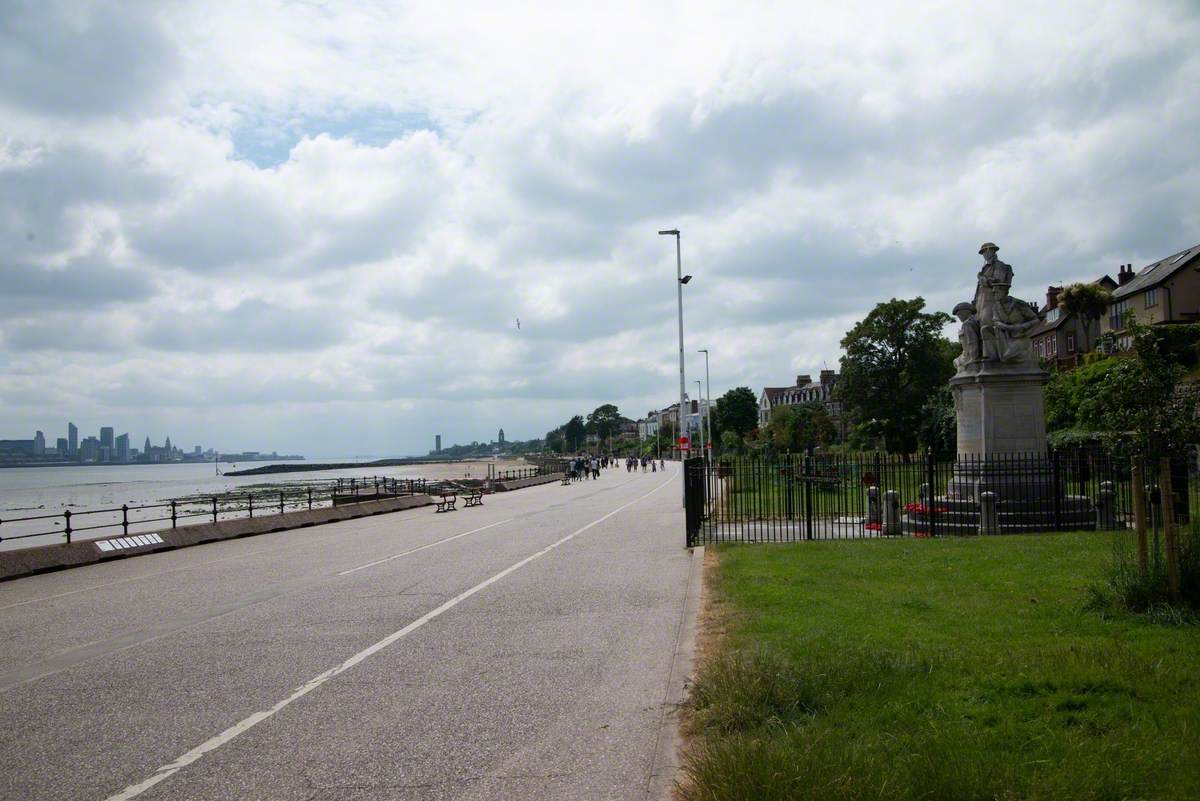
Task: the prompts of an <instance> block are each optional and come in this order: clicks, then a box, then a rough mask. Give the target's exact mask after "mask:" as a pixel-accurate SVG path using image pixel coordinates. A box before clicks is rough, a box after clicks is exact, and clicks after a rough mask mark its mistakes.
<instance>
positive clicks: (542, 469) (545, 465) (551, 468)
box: [492, 461, 566, 481]
mask: <svg viewBox="0 0 1200 801" xmlns="http://www.w3.org/2000/svg"><path fill="white" fill-rule="evenodd" d="M564 465H565V462H563V464H558V463H556V462H555V461H545V462H542V463H540V464H537V465H535V466H533V467H517V468H512V469H510V470H497V471H496V472H495V473H494V474H493V476H492V478H493V480H495V481H516V480H518V479H522V478H535V477H537V476H548V475H553V474H557V473H562V472H563V470H565V469H566V468H565V467H564Z"/></svg>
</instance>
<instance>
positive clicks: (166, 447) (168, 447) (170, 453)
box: [163, 437, 175, 460]
mask: <svg viewBox="0 0 1200 801" xmlns="http://www.w3.org/2000/svg"><path fill="white" fill-rule="evenodd" d="M163 453H164V455H165V456H166V457H167V459H168V460H170V458H171V457H172V456H174V455H175V451H173V450H171V438H170V437H167V441H166V444H164V445H163Z"/></svg>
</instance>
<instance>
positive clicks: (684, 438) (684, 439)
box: [679, 437, 688, 448]
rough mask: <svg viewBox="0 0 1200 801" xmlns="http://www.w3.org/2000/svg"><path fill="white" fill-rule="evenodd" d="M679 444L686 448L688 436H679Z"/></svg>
mask: <svg viewBox="0 0 1200 801" xmlns="http://www.w3.org/2000/svg"><path fill="white" fill-rule="evenodd" d="M679 444H680V445H682V446H683V447H685V448H686V447H687V445H688V438H687V437H680V438H679Z"/></svg>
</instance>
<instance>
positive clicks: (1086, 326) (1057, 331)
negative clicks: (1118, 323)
mask: <svg viewBox="0 0 1200 801" xmlns="http://www.w3.org/2000/svg"><path fill="white" fill-rule="evenodd" d="M1092 284H1094V285H1096V286H1099V287H1102V288H1104V289H1107V290H1108V291H1109V292H1112V291H1114V290H1116V288H1117V282H1116V281H1114V280H1112V278H1110V277H1108V276H1107V275H1105V276H1103V277H1101V278H1099V279H1097V280H1095V281H1093V282H1092ZM1062 290H1063V288H1062V287H1061V286H1050V287H1046V305H1045V306H1043V307H1041V308H1040V309H1038V316H1039V317H1040V318H1041V321H1040V322H1039V323H1038V324H1037V325H1035V326H1034V327H1033V328H1032V329H1030V331H1029V340H1030V344H1031V345H1032V346H1033V353H1034V355H1035V356H1037V357H1038V358H1039V359H1041V360H1042V361H1044V362H1049V363H1051V364H1053V365H1054V366H1056V367H1058V368H1059V369H1063V370H1069V369H1071V368H1072V367H1075V366H1077V365H1078V364H1080V363H1081V362H1082V361H1083V354H1085V353H1090V352H1091V351H1092V350H1095V347H1096V341H1097V340H1098V339H1099V338H1100V321H1099V320H1084V319H1081V318H1079V317H1077V316H1076V315H1073V314H1068V313H1067V312H1065V311H1063V310H1062V309H1060V308H1058V298H1059V295H1060V294H1061V293H1062Z"/></svg>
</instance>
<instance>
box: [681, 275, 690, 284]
mask: <svg viewBox="0 0 1200 801" xmlns="http://www.w3.org/2000/svg"><path fill="white" fill-rule="evenodd" d="M691 280H692V277H691V276H690V275H685V276H684V277H683V278H680V279H679V283H681V284H686V283H687V282H688V281H691Z"/></svg>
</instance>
